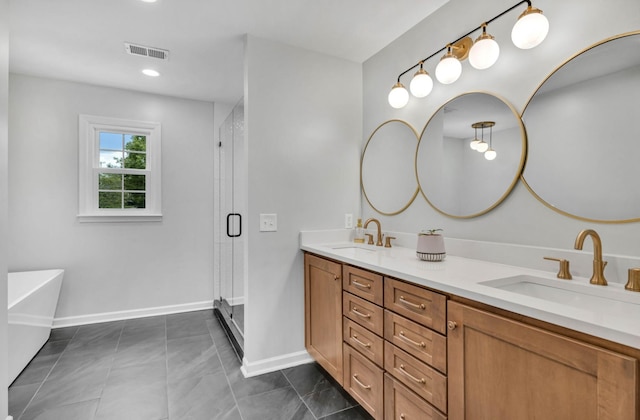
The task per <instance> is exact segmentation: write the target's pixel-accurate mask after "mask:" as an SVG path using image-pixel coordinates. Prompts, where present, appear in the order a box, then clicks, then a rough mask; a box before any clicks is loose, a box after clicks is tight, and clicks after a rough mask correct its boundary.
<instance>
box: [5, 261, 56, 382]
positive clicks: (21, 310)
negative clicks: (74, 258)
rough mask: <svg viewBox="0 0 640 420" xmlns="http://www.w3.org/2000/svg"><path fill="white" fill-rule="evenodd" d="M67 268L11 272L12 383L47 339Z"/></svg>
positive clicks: (10, 345)
mask: <svg viewBox="0 0 640 420" xmlns="http://www.w3.org/2000/svg"><path fill="white" fill-rule="evenodd" d="M63 276H64V270H41V271H24V272H18V273H9V279H8V288H7V289H8V290H7V291H8V303H9V313H8V319H9V331H8V344H9V346H8V347H9V378H8V379H9V382H8V383H9V384H10V383H11V382H13V380H14V379H15V378H16V377H17V376H18V375H19V374H20V372H22V369H24V368H25V366H27V364H28V363H29V362H30V361H31V359H32V358H33V356H35V355H36V353H37V352H38V350H40V348H41V347H42V346H43V345H44V343H46V341H47V339H48V338H49V334H50V333H51V325H52V324H53V316H54V315H55V313H56V306H57V305H58V296H59V295H60V287H61V286H62V277H63Z"/></svg>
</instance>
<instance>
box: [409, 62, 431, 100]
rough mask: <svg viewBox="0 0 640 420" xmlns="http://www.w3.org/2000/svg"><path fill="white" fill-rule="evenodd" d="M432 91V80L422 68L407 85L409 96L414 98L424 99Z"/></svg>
mask: <svg viewBox="0 0 640 420" xmlns="http://www.w3.org/2000/svg"><path fill="white" fill-rule="evenodd" d="M432 89H433V79H431V76H429V73H427V72H426V71H425V70H423V69H422V68H421V69H420V70H418V71H417V72H416V74H415V75H414V76H413V79H411V83H410V84H409V90H410V91H411V94H412V95H413V96H415V97H416V98H424V97H425V96H427V95H428V94H430V93H431V90H432Z"/></svg>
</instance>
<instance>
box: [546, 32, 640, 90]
mask: <svg viewBox="0 0 640 420" xmlns="http://www.w3.org/2000/svg"><path fill="white" fill-rule="evenodd" d="M637 66H640V36H628V37H624V38H620V39H616V40H615V42H607V43H606V48H593V49H591V50H589V53H588V54H584V53H583V54H579V55H578V56H576V57H574V58H573V59H571V60H570V61H568V62H567V63H566V64H565V65H564V66H562V71H558V72H556V73H553V75H552V77H549V79H547V80H546V81H545V82H544V83H543V84H542V86H540V89H538V91H537V92H536V95H540V94H545V93H548V92H551V91H554V90H556V89H560V88H562V87H565V86H568V85H573V84H577V83H580V82H584V81H587V80H591V79H594V78H597V77H600V76H602V75H603V74H613V73H617V72H619V71H623V70H626V69H629V68H631V67H637Z"/></svg>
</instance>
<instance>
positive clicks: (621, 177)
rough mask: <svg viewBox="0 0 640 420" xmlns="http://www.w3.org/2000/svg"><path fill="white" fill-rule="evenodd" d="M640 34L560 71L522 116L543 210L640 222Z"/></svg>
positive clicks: (529, 172) (532, 185) (605, 44)
mask: <svg viewBox="0 0 640 420" xmlns="http://www.w3.org/2000/svg"><path fill="white" fill-rule="evenodd" d="M638 51H640V32H634V33H629V34H624V35H620V36H617V37H614V38H610V39H607V40H604V41H602V42H600V43H597V44H596V45H593V46H591V47H589V48H587V49H585V50H584V51H581V52H580V53H578V54H576V55H575V56H573V57H572V58H571V59H569V60H568V61H567V62H566V63H564V64H563V65H561V66H560V67H558V68H557V69H556V70H554V71H553V72H552V73H551V74H550V75H549V76H548V77H547V78H546V79H545V81H544V82H543V83H542V84H541V85H540V87H539V88H538V89H537V91H536V92H535V93H534V95H533V96H532V97H531V99H530V100H529V103H528V104H527V106H526V107H525V110H524V111H523V114H522V117H523V119H524V121H525V122H526V125H527V133H528V137H529V152H528V153H529V154H528V157H527V167H526V169H525V170H524V173H523V176H522V178H523V182H524V184H525V185H526V186H527V188H528V189H529V190H530V191H531V192H532V193H533V194H534V196H536V197H537V198H538V199H539V200H540V201H542V202H543V203H544V204H545V205H547V206H548V207H550V208H551V209H553V210H556V211H558V212H560V213H562V214H565V215H568V216H572V217H575V218H578V219H582V220H588V221H594V222H605V223H616V222H618V223H620V222H633V221H640V165H638V157H639V156H640V141H638V127H636V126H635V124H636V123H637V122H638V121H640V111H639V110H640V107H639V105H638V98H640V54H638Z"/></svg>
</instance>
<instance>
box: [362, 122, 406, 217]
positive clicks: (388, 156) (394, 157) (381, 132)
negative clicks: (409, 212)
mask: <svg viewBox="0 0 640 420" xmlns="http://www.w3.org/2000/svg"><path fill="white" fill-rule="evenodd" d="M417 142H418V133H417V132H416V130H415V129H414V128H413V127H411V126H410V125H409V124H407V123H406V122H404V121H400V120H390V121H386V122H384V123H382V124H381V125H380V126H379V127H378V128H376V129H375V130H374V131H373V133H371V136H370V137H369V140H368V141H367V144H366V145H365V147H364V150H363V151H362V161H361V164H360V182H361V184H362V192H363V194H364V197H365V199H366V200H367V202H368V203H369V205H371V207H372V208H373V209H374V210H375V211H377V212H378V213H380V214H384V215H395V214H398V213H401V212H403V211H404V210H406V208H407V207H409V205H411V203H412V202H413V200H415V198H416V196H417V195H418V185H417V183H416V177H415V175H414V171H413V161H414V156H415V153H416V144H417Z"/></svg>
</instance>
